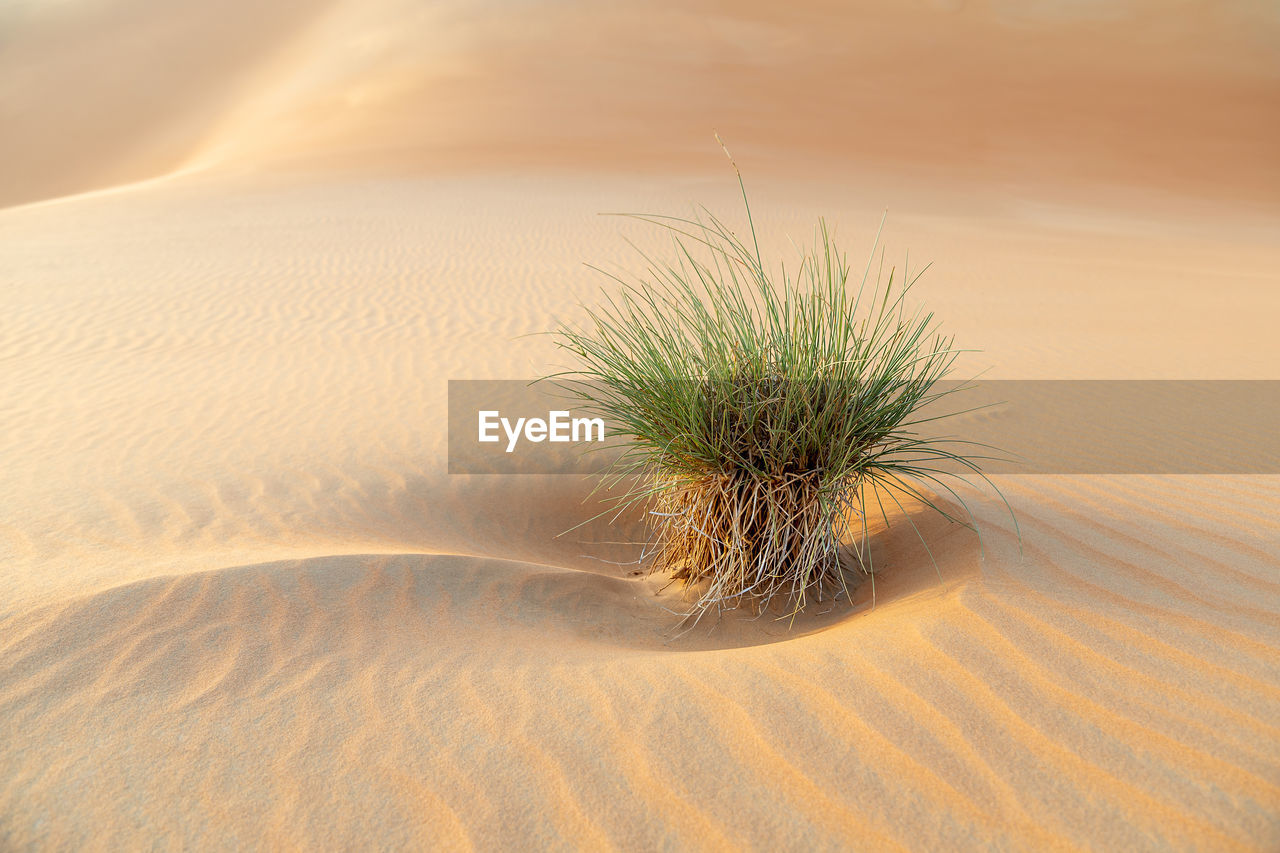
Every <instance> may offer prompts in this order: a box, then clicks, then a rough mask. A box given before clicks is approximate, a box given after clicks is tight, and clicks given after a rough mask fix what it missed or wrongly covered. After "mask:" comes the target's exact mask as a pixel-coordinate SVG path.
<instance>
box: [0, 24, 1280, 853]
mask: <svg viewBox="0 0 1280 853" xmlns="http://www.w3.org/2000/svg"><path fill="white" fill-rule="evenodd" d="M897 8H898V11H893V12H878V13H876V15H874V16H873V15H869V14H868V13H867V12H866V10H865V9H862V10H858V9H854V10H852V11H849V10H842V11H839V12H837V11H836V10H832V9H826V8H825V7H823V6H822V4H813V5H811V6H805V7H803V8H796V7H794V6H792V7H788V8H787V10H786V14H785V15H783V14H782V13H781V12H777V13H775V12H773V11H770V10H768V9H765V8H746V9H745V10H744V9H741V8H740V9H738V10H737V11H734V12H732V13H730V12H729V11H728V10H725V9H720V8H718V7H717V8H712V7H711V5H710V4H709V5H708V7H707V8H705V9H704V8H699V9H697V11H696V12H691V11H680V10H677V9H675V8H674V7H668V6H666V5H663V6H661V7H657V8H655V10H654V11H652V12H650V13H648V15H649V16H651V17H649V16H646V17H645V18H644V20H638V19H637V18H636V14H637V13H635V12H629V11H625V10H623V9H620V8H614V9H611V10H609V11H599V10H591V11H587V10H584V9H583V8H580V7H579V6H577V5H574V4H564V5H554V4H528V5H527V6H521V7H519V8H517V9H514V10H510V11H508V12H505V13H504V14H503V15H497V14H492V13H491V10H489V9H488V8H487V7H481V6H476V5H467V4H457V5H448V4H445V5H438V6H432V7H419V6H416V5H414V4H408V3H391V2H387V3H379V4H361V5H358V6H357V5H356V4H334V3H330V4H318V3H314V4H304V3H297V4H276V5H275V6H273V7H272V10H271V12H270V17H269V18H265V19H261V20H260V21H259V22H258V24H256V25H255V26H254V27H253V28H248V29H246V28H245V27H244V25H243V22H240V21H236V22H233V21H232V18H233V17H234V16H232V15H231V14H230V13H229V12H225V11H224V10H221V9H220V10H215V9H214V8H213V7H211V6H208V5H206V4H198V3H183V4H159V3H153V2H141V0H139V2H135V3H128V4H125V3H105V4H92V5H91V4H79V3H65V4H50V5H48V6H43V5H42V6H37V5H35V4H15V5H10V6H8V7H5V9H4V10H3V11H2V12H0V15H3V16H4V17H3V18H0V26H2V27H3V28H4V31H3V32H4V35H5V38H6V41H5V42H4V45H3V48H2V49H0V94H2V95H3V96H4V97H3V98H0V109H3V110H4V111H6V112H5V113H4V114H5V116H6V119H5V126H6V129H9V128H15V127H16V128H17V130H16V131H15V132H12V133H6V134H3V135H0V136H2V138H0V160H3V162H4V163H5V164H7V165H6V166H5V167H4V173H3V176H4V178H5V181H4V184H3V186H2V187H0V194H2V195H0V201H3V202H4V203H7V204H9V205H10V206H9V207H7V208H5V209H0V294H3V300H4V301H3V309H4V310H3V311H0V423H2V424H3V425H4V428H3V429H0V726H2V730H3V731H4V732H5V733H6V736H5V737H3V738H0V847H3V848H5V849H66V848H82V847H84V848H98V849H133V848H138V847H151V846H154V847H161V848H166V849H168V848H195V849H206V848H223V847H228V846H230V847H249V848H261V847H267V848H286V849H288V848H299V847H300V848H308V849H310V848H322V849H349V848H364V847H368V846H374V847H379V848H416V847H422V846H426V845H432V846H441V847H449V848H461V847H467V846H473V847H481V848H509V847H528V846H535V845H536V846H546V847H561V846H574V847H585V848H591V849H597V848H608V847H617V848H625V849H647V848H651V847H670V848H677V849H684V848H713V847H720V848H723V847H741V846H749V847H775V846H777V847H785V848H788V849H825V848H837V847H853V848H871V849H881V848H908V849H969V848H1012V849H1079V848H1100V849H1126V850H1127V849H1169V848H1174V849H1258V850H1264V849H1274V848H1275V847H1276V846H1277V845H1280V714H1278V713H1277V708H1280V656H1277V653H1276V650H1277V647H1280V627H1277V626H1280V618H1277V617H1278V616H1280V525H1278V524H1277V522H1276V519H1277V517H1280V476H1234V477H1231V476H1205V475H1197V476H1172V475H1171V476H1139V475H1133V476H1106V475H1098V476H1005V477H1001V478H999V480H998V483H999V485H1000V487H1001V489H1002V490H1003V491H1004V492H1005V494H1006V495H1007V497H1008V498H1009V501H1010V503H1011V504H1012V507H1013V509H1014V511H1015V513H1016V516H1017V519H1018V521H1019V524H1020V525H1021V532H1022V536H1021V541H1020V542H1019V540H1018V537H1017V536H1015V534H1014V530H1013V527H1012V524H1011V522H1010V520H1009V516H1008V515H1007V514H1006V513H1005V512H1004V508H1003V507H1002V506H1001V505H1000V504H999V503H998V502H996V501H992V500H986V501H979V502H978V503H976V504H975V505H974V506H975V510H976V511H977V513H978V520H979V522H980V524H981V529H982V531H983V538H982V540H981V542H980V541H979V540H978V538H977V537H975V536H973V535H972V534H971V533H969V532H967V531H965V530H963V529H962V528H959V527H957V526H954V525H950V524H949V523H947V522H946V521H945V520H943V519H941V518H939V517H937V516H931V515H927V514H924V513H923V512H920V511H917V510H916V509H914V508H907V509H905V510H903V511H902V513H906V512H908V511H909V512H910V513H911V520H912V521H913V522H914V523H915V524H916V525H918V526H919V527H920V529H921V532H922V533H923V534H924V536H925V538H926V539H927V540H928V541H929V542H930V543H931V546H932V559H931V555H930V554H929V553H926V551H925V550H924V548H923V547H922V545H921V544H920V542H919V540H918V539H917V537H916V534H915V532H914V531H913V529H912V527H911V525H909V524H903V523H902V522H903V521H904V519H902V518H901V517H895V518H893V519H891V521H894V522H896V523H893V524H890V525H888V526H887V527H886V526H885V525H884V524H883V523H882V522H881V523H879V524H877V525H876V526H875V528H874V529H873V533H874V536H873V544H872V547H873V554H874V556H875V559H876V562H877V564H878V565H880V566H881V567H882V571H881V572H880V574H879V575H878V576H877V577H876V579H875V582H874V588H873V585H872V584H871V583H863V584H862V585H861V586H859V587H857V588H856V589H855V590H854V594H853V600H852V602H846V603H841V604H839V605H834V606H833V605H831V604H829V603H828V604H824V605H822V606H819V607H815V608H813V609H812V610H811V611H810V612H806V613H805V614H803V615H801V616H800V617H799V618H798V619H797V621H796V623H795V624H794V625H788V624H787V623H786V622H779V621H777V620H774V619H771V618H762V619H758V620H752V619H748V618H746V617H743V616H736V615H735V616H729V617H726V618H725V619H724V620H723V621H721V622H719V623H716V624H711V623H706V624H703V625H700V626H698V627H697V628H696V629H695V630H692V631H689V632H688V633H681V631H680V629H679V627H678V624H677V621H678V620H677V618H676V616H675V615H674V614H673V611H675V610H679V609H680V607H681V601H680V598H679V594H678V591H676V590H674V589H664V588H663V584H662V582H661V580H660V579H657V578H648V577H645V576H643V575H639V574H636V569H635V568H634V567H633V566H629V565H624V564H625V563H626V562H627V561H629V560H631V559H633V558H634V557H635V555H636V550H637V549H636V547H635V546H634V544H626V543H634V542H635V541H636V540H637V539H638V538H639V537H640V535H641V533H642V528H641V525H640V520H639V519H637V518H636V517H634V516H628V517H626V518H623V519H620V520H618V522H617V523H614V524H606V523H603V522H596V523H593V524H588V525H586V526H585V527H582V528H580V529H578V530H576V531H574V532H573V533H572V534H570V535H565V536H560V535H559V534H561V533H563V532H564V531H566V530H568V529H569V528H572V527H573V526H574V525H576V524H578V523H579V522H581V521H583V520H585V519H588V518H590V517H591V516H592V515H593V514H594V513H595V512H596V511H597V509H598V508H599V504H598V503H597V501H598V497H597V498H593V497H592V496H591V494H590V492H591V487H592V485H593V484H592V481H591V480H589V479H586V478H578V477H568V476H546V477H537V476H520V477H466V476H450V475H449V474H447V473H446V471H447V466H446V450H447V448H446V435H445V424H446V414H445V411H444V406H445V402H446V386H447V381H448V380H449V379H451V378H513V377H514V378H519V377H531V376H534V375H538V374H539V373H542V372H545V371H547V370H549V369H552V368H553V367H554V366H556V364H557V363H558V362H557V359H558V356H557V354H556V352H555V351H554V349H553V348H552V346H551V344H550V342H549V341H548V340H547V339H546V338H545V337H540V336H536V335H530V333H534V332H538V331H542V330H545V329H546V328H548V327H549V326H550V325H551V324H552V323H553V322H554V321H555V320H557V319H560V318H565V317H571V316H573V314H574V311H576V310H577V309H576V308H575V307H574V306H575V305H576V304H577V302H578V301H579V300H581V299H590V298H592V296H593V294H594V293H595V292H596V290H597V288H598V287H599V286H600V283H601V282H600V279H599V278H598V276H596V275H595V274H593V273H592V272H591V271H590V270H588V269H586V268H585V267H583V266H582V263H583V262H584V261H591V262H595V263H602V264H606V265H607V264H611V263H619V262H626V261H627V259H628V258H629V257H631V256H630V255H629V254H628V250H627V247H626V245H625V243H624V242H623V240H622V237H624V236H625V237H629V238H632V239H635V240H637V241H638V242H639V243H640V244H641V245H650V244H652V241H653V240H654V239H655V238H654V235H652V234H651V233H649V232H647V231H646V230H644V229H643V228H642V227H639V226H637V225H636V224H635V223H628V222H626V221H622V220H618V219H616V218H609V217H600V216H597V215H596V214H598V213H600V212H605V211H619V210H632V211H637V210H638V211H663V212H672V213H682V212H685V211H687V210H688V209H689V205H690V204H691V203H692V202H695V201H697V202H705V203H707V204H709V205H711V206H712V207H713V208H714V209H716V210H717V211H725V212H727V214H728V215H729V216H730V217H735V216H737V210H738V208H737V204H738V198H737V195H736V193H737V187H736V185H735V184H734V183H733V178H732V172H731V171H730V170H728V169H727V168H725V167H724V166H723V162H722V161H721V160H720V159H719V157H720V154H719V152H718V151H717V150H716V149H715V147H714V144H713V143H711V141H710V138H709V132H708V131H709V126H710V125H711V124H716V125H717V126H719V127H720V129H721V130H722V131H725V132H726V133H730V132H731V131H732V132H733V133H731V134H730V135H731V138H740V139H742V140H744V141H743V144H742V145H740V146H739V145H738V144H736V143H735V145H734V148H735V153H736V154H737V155H738V159H739V161H740V162H741V163H742V164H743V165H744V167H745V168H746V169H747V172H748V180H749V182H750V186H751V190H752V197H753V204H754V205H755V210H756V212H757V216H758V218H759V219H760V221H761V222H763V223H765V224H764V226H763V231H762V239H763V243H764V246H765V248H766V249H767V250H769V251H785V250H786V247H787V245H788V239H789V238H795V239H803V238H807V237H808V236H809V235H810V233H811V228H812V226H813V224H814V221H815V220H816V218H817V216H818V215H825V216H827V217H828V218H829V219H830V220H831V221H833V222H834V223H836V224H837V225H838V227H839V230H840V233H841V234H842V235H844V242H845V243H846V244H847V245H848V246H849V249H850V252H851V254H854V253H861V252H862V251H864V250H865V249H866V248H867V247H868V245H869V243H870V240H871V237H872V236H873V234H874V231H875V227H876V224H877V223H878V222H879V218H880V215H881V211H882V209H883V208H884V207H885V206H886V205H888V206H891V207H892V208H893V210H892V212H891V216H890V219H889V224H888V226H887V228H886V232H885V235H886V240H887V245H888V250H889V253H890V255H897V256H898V257H901V255H902V254H903V253H904V251H905V250H906V249H907V248H909V249H910V251H911V257H912V259H913V261H912V263H913V264H915V263H917V262H918V261H917V260H916V259H929V260H932V261H934V267H933V269H932V270H931V271H930V272H929V274H928V275H927V276H926V277H925V278H924V279H922V280H921V282H920V284H919V290H918V295H919V298H920V299H921V300H922V301H924V302H926V303H928V305H929V306H930V307H931V308H933V309H935V310H936V311H937V312H938V315H939V316H940V317H941V318H943V320H944V321H945V323H946V326H947V328H948V329H949V330H951V331H953V332H954V333H955V334H956V336H957V340H958V341H959V342H960V343H961V344H962V345H967V346H975V347H981V348H982V350H983V351H982V352H980V353H973V354H970V355H968V356H966V361H965V362H964V368H965V369H966V370H967V369H972V370H978V369H984V368H989V370H990V372H989V374H988V375H990V376H993V377H1004V378H1031V379H1035V378H1058V379H1069V378H1241V379H1243V378H1253V379H1274V378H1275V376H1274V373H1275V365H1276V364H1280V342H1278V341H1277V338H1276V337H1275V335H1274V334H1273V326H1274V319H1275V317H1276V316H1277V312H1278V311H1280V296H1278V295H1277V294H1280V275H1278V274H1277V270H1280V236H1278V235H1280V227H1278V226H1280V215H1278V214H1277V208H1276V201H1277V199H1278V198H1280V195H1277V192H1276V190H1277V188H1278V185H1277V176H1278V175H1280V160H1277V158H1276V156H1275V148H1274V146H1273V145H1271V142H1272V141H1273V139H1274V136H1275V132H1276V129H1277V125H1276V116H1277V113H1276V111H1275V110H1274V104H1275V100H1274V98H1275V93H1276V91H1277V88H1276V86H1277V80H1276V76H1275V67H1276V66H1275V65H1274V63H1273V60H1274V58H1275V45H1276V44H1277V43H1280V42H1277V41H1275V40H1274V39H1271V38H1269V36H1268V34H1269V33H1274V32H1275V28H1276V27H1277V22H1276V20H1275V18H1274V16H1271V15H1270V14H1269V13H1268V12H1267V10H1266V9H1264V8H1263V6H1262V5H1260V4H1249V3H1243V2H1242V3H1238V4H1212V5H1211V4H1200V3H1194V2H1186V3H1183V4H1180V5H1179V6H1178V7H1177V9H1175V10H1173V11H1169V7H1167V6H1161V7H1159V9H1158V8H1157V6H1156V4H1147V3H1133V4H1122V5H1113V4H1106V5H1105V7H1104V6H1103V5H1102V4H1076V5H1072V6H1068V5H1066V4H1043V3H1026V4H1005V3H989V4H979V3H970V4H959V3H932V4H928V3H920V4H914V5H912V6H911V7H910V10H908V8H907V6H906V5H905V4H904V5H903V6H901V7H897ZM246 9H247V7H246ZM255 9H256V7H255ZM428 9H429V10H428ZM1072 10H1074V11H1072ZM1082 10H1085V11H1082ZM241 11H244V10H241ZM255 14H256V13H255ZM843 16H847V17H843ZM833 22H834V23H833ZM855 24H856V26H855ZM250 30H251V32H250ZM664 34H665V35H664ZM814 34H821V35H822V38H821V39H818V41H817V42H816V43H815V42H813V41H812V40H809V41H806V39H808V38H809V37H810V36H812V35H814ZM428 37H429V38H428ZM806 45H816V46H812V47H807V46H806ZM966 45H967V46H968V48H966V47H965V46H966ZM1122 46H1127V47H1128V48H1129V49H1128V50H1121V49H1120V48H1121V47H1122ZM55 47H58V48H59V50H57V51H55ZM962 48H965V49H962ZM551 54H554V55H555V56H556V57H557V58H558V60H559V61H558V62H557V63H547V62H543V61H542V59H544V58H545V57H546V56H548V55H551ZM1081 56H1089V57H1094V58H1096V62H1091V63H1089V64H1088V65H1087V67H1081V65H1080V63H1079V62H1078V60H1079V58H1080V57H1081ZM921 57H926V58H927V61H923V60H922V59H921ZM912 60H915V61H914V62H913V61H912ZM970 60H972V61H970ZM166 63H169V64H171V67H172V71H171V73H168V74H161V73H157V71H156V69H157V67H158V66H162V65H165V64H166ZM1269 63H1270V64H1269ZM1010 65H1014V66H1017V67H1018V68H1019V69H1020V71H1019V73H1017V74H1010V73H1009V72H1008V70H1007V69H1008V68H1009V67H1010ZM655 68H659V69H661V70H662V73H661V74H657V73H656V72H655ZM103 69H106V70H103ZM895 69H904V70H902V71H901V73H900V74H899V73H898V71H896V70H895ZM891 71H892V73H891ZM18 72H21V74H19V73H18ZM108 72H109V73H108ZM819 80H821V81H826V82H824V83H823V86H817V87H816V88H815V81H819ZM14 81H17V82H14ZM845 81H856V82H857V85H852V86H844V85H843V83H844V82H845ZM944 82H945V83H946V85H943V83H944ZM739 86H740V87H741V88H737V87H739ZM1100 86H1103V87H1104V88H1106V91H1105V92H1104V93H1103V94H1101V95H1099V87H1100ZM95 87H96V88H95ZM824 87H829V88H824ZM795 91H803V92H809V93H815V92H817V93H819V94H820V93H822V92H828V93H838V94H832V97H833V98H835V100H834V101H831V102H830V103H832V104H834V105H836V106H838V107H839V109H838V110H836V113H838V117H837V118H835V119H834V120H833V123H832V124H831V125H830V126H829V127H827V129H826V130H825V131H820V130H818V129H815V127H814V125H813V122H812V121H811V119H813V118H814V116H815V115H817V114H818V113H819V112H821V111H820V110H819V106H820V105H819V104H818V102H817V101H807V100H805V99H803V98H793V97H792V93H793V92H795ZM1139 102H1140V103H1142V104H1143V105H1144V106H1143V109H1142V110H1141V111H1140V114H1139V115H1136V116H1135V115H1131V108H1132V107H1133V105H1134V104H1135V103H1139ZM339 104H341V105H343V106H342V108H341V109H339V108H338V105H339ZM717 106H720V107H723V110H722V111H720V112H719V113H717V112H716V107H717ZM1210 107H1211V108H1210ZM868 110H869V111H870V112H868ZM864 115H865V116H868V120H867V126H872V127H874V128H876V129H877V131H881V132H877V133H870V132H863V131H861V130H860V128H862V127H863V126H864V125H863V121H862V119H861V118H860V116H864ZM9 116H17V117H19V119H20V120H18V121H17V122H16V123H15V122H12V121H9V120H8V117H9ZM908 117H910V120H908ZM1193 117H1194V118H1195V120H1194V121H1192V118H1193ZM899 119H900V120H901V121H898V120H899ZM796 163H799V164H800V165H799V166H797V165H795V164H796ZM832 164H835V165H836V166H837V167H838V168H832ZM815 172H817V173H820V174H816V175H815V174H814V173H815ZM130 182H134V183H130ZM735 221H736V220H735ZM1107 438H1108V437H1107V436H1106V435H1100V436H1098V440H1100V441H1105V440H1107ZM1189 438H1195V436H1192V437H1189ZM902 513H899V515H901V514H902ZM935 561H936V567H935Z"/></svg>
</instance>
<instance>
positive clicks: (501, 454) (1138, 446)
mask: <svg viewBox="0 0 1280 853" xmlns="http://www.w3.org/2000/svg"><path fill="white" fill-rule="evenodd" d="M935 387H936V389H937V390H948V389H953V388H956V389H959V390H957V391H956V393H954V394H950V395H948V396H946V397H944V398H943V399H941V400H939V401H936V402H934V403H932V404H930V405H929V406H928V407H927V408H925V409H923V410H921V412H920V413H919V417H920V418H922V419H923V418H933V417H936V416H938V415H944V414H950V416H948V417H942V418H939V419H937V420H933V421H930V422H927V423H921V424H919V425H918V426H915V427H910V429H911V431H913V432H915V433H917V434H918V435H920V436H923V437H938V438H942V437H945V438H953V439H963V440H965V441H970V442H977V443H980V444H984V445H989V446H990V447H993V448H996V449H997V451H995V452H993V451H992V450H989V449H984V448H977V447H967V448H966V447H962V446H959V445H950V446H949V447H950V449H952V450H954V451H957V452H967V453H972V454H980V455H986V456H999V457H1001V458H999V459H984V460H980V464H981V466H982V470H983V471H984V472H985V473H989V474H1280V428H1278V427H1280V381H1273V380H979V381H973V382H940V383H938V385H937V386H935ZM965 410H971V411H965ZM951 413H958V414H951ZM593 417H594V415H593V413H591V412H589V411H587V410H586V409H585V408H584V407H583V405H582V403H581V402H580V400H578V399H577V398H576V397H575V396H574V394H573V393H572V390H571V384H570V383H563V382H561V383H552V382H536V383H535V382H531V381H530V380H491V379H486V380H450V381H449V459H448V462H449V473H450V474H590V473H602V472H604V471H606V470H607V469H608V468H609V465H610V464H612V463H613V462H614V461H615V460H616V459H617V457H618V456H619V455H620V453H621V452H622V450H623V449H625V448H626V446H627V437H626V436H625V435H623V434H621V433H620V432H619V431H618V430H616V429H615V426H614V424H611V423H608V422H603V423H601V422H595V421H592V418H593ZM601 429H603V432H604V440H603V441H600V440H599V437H600V432H601ZM482 437H483V438H485V439H487V440H481V439H482ZM950 470H957V471H959V470H960V469H958V468H955V467H954V466H953V467H952V468H951V469H950Z"/></svg>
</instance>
